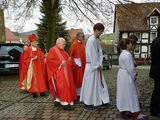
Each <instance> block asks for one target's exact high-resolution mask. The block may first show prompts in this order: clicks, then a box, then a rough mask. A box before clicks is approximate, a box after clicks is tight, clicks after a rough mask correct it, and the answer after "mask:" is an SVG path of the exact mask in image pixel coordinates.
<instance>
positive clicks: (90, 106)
mask: <svg viewBox="0 0 160 120" xmlns="http://www.w3.org/2000/svg"><path fill="white" fill-rule="evenodd" d="M84 111H90V112H94V111H96V109H95V108H94V107H93V106H92V105H86V104H84Z"/></svg>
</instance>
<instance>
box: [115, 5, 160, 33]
mask: <svg viewBox="0 0 160 120" xmlns="http://www.w3.org/2000/svg"><path fill="white" fill-rule="evenodd" d="M155 8H156V9H155ZM115 10H116V12H115V20H117V24H118V28H119V31H142V30H143V31H148V30H149V29H150V28H149V26H148V24H147V19H148V16H149V15H152V14H153V12H152V11H157V12H159V11H160V3H157V2H156V3H135V4H134V3H132V4H118V5H116V7H115ZM114 27H115V25H114Z"/></svg>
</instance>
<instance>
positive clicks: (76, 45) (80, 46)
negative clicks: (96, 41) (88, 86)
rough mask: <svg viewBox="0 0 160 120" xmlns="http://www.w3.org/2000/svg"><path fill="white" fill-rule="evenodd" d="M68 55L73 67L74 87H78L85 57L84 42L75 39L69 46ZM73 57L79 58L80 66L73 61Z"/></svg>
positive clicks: (80, 84) (81, 78) (80, 83)
mask: <svg viewBox="0 0 160 120" xmlns="http://www.w3.org/2000/svg"><path fill="white" fill-rule="evenodd" d="M69 56H70V57H71V58H72V67H73V76H74V81H75V84H76V87H77V88H79V87H81V86H82V80H83V74H84V69H85V65H86V57H85V44H84V43H81V42H78V40H76V41H75V42H73V44H72V45H71V47H70V50H69ZM75 58H80V60H81V67H78V66H77V65H76V63H75V60H74V59H75Z"/></svg>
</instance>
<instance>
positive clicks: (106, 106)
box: [101, 103, 113, 108]
mask: <svg viewBox="0 0 160 120" xmlns="http://www.w3.org/2000/svg"><path fill="white" fill-rule="evenodd" d="M101 107H103V108H113V105H112V104H110V103H106V104H102V105H101Z"/></svg>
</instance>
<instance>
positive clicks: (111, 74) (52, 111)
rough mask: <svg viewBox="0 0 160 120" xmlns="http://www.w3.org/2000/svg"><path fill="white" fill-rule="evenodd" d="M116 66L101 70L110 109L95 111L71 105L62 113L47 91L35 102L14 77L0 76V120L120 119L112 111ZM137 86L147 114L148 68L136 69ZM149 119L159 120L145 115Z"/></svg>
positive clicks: (16, 76) (114, 101)
mask: <svg viewBox="0 0 160 120" xmlns="http://www.w3.org/2000/svg"><path fill="white" fill-rule="evenodd" d="M117 70H118V67H117V66H113V68H112V70H104V71H103V73H104V75H105V79H106V82H107V85H108V89H109V93H110V100H111V103H112V104H113V105H114V108H112V109H108V108H101V107H98V108H97V111H95V112H86V111H84V110H83V104H76V105H74V110H73V111H64V110H63V108H61V107H60V108H57V107H54V106H53V98H52V96H51V94H50V93H49V92H48V96H47V97H38V98H36V99H34V98H32V96H31V95H30V94H29V93H28V92H26V91H22V90H19V89H18V75H12V76H8V75H7V76H0V120H123V119H122V118H120V115H119V112H118V110H117V108H116V104H115V103H116V76H117ZM137 71H138V72H139V77H138V81H139V83H138V85H139V90H140V102H141V103H142V109H141V110H142V112H143V113H145V114H147V115H150V114H149V103H150V97H151V93H152V90H153V80H152V79H150V78H149V77H148V73H149V67H148V66H145V67H144V66H143V67H138V68H137ZM149 118H150V120H160V118H156V117H151V116H149Z"/></svg>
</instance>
